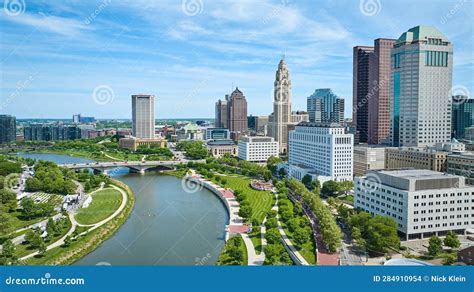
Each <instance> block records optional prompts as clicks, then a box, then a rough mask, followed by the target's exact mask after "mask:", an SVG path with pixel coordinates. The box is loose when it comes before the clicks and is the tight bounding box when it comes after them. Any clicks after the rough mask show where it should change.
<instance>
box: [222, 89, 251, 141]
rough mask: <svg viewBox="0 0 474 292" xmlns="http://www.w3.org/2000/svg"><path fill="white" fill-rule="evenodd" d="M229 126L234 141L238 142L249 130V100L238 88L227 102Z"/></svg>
mask: <svg viewBox="0 0 474 292" xmlns="http://www.w3.org/2000/svg"><path fill="white" fill-rule="evenodd" d="M227 126H228V128H229V130H230V135H231V137H232V139H234V140H238V139H239V138H240V136H241V135H242V134H244V133H246V132H247V130H248V121H247V100H246V99H245V96H244V94H243V93H242V91H240V90H239V88H238V87H237V88H236V89H235V90H234V91H233V92H232V94H231V95H230V97H229V100H228V102H227Z"/></svg>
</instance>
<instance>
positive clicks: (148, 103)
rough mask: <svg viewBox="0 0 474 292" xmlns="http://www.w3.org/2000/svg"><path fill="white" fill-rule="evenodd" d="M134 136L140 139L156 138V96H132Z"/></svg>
mask: <svg viewBox="0 0 474 292" xmlns="http://www.w3.org/2000/svg"><path fill="white" fill-rule="evenodd" d="M132 135H133V136H134V137H136V138H139V139H154V138H155V96H154V95H144V94H137V95H132Z"/></svg>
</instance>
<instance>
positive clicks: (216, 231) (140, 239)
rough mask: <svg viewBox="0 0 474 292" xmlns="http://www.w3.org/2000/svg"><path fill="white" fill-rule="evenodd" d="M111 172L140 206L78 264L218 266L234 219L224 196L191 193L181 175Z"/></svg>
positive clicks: (59, 158)
mask: <svg viewBox="0 0 474 292" xmlns="http://www.w3.org/2000/svg"><path fill="white" fill-rule="evenodd" d="M19 155H21V156H23V157H30V158H35V159H42V160H50V161H54V162H56V163H58V164H61V163H83V162H92V161H90V160H87V159H83V158H77V157H71V156H67V155H58V154H32V153H20V154H19ZM111 173H113V176H114V178H115V179H117V180H120V181H122V182H124V183H125V184H127V185H128V186H130V188H132V190H133V191H134V193H135V206H134V208H133V211H132V213H131V215H130V217H129V219H128V220H127V221H126V222H125V223H124V224H123V225H122V226H121V227H120V229H119V230H118V231H117V232H116V233H115V234H114V235H113V236H112V237H111V238H109V239H108V240H106V241H105V242H104V243H102V245H101V246H99V247H98V248H97V249H96V250H95V251H93V252H92V253H90V254H88V255H87V256H85V257H84V258H82V259H80V260H79V261H78V262H76V263H75V265H213V264H215V262H216V261H217V258H218V257H219V254H220V252H221V249H222V247H223V246H224V229H225V225H226V224H227V222H228V220H229V217H228V214H227V211H226V209H225V207H224V205H223V204H222V202H221V201H220V199H219V198H217V197H216V196H215V195H214V194H213V193H211V192H210V191H208V190H206V189H197V190H195V192H193V193H190V192H185V191H184V189H183V186H182V184H181V179H178V178H176V177H174V176H165V175H159V174H157V173H154V172H150V173H146V174H144V175H140V174H136V173H129V172H128V170H127V169H118V170H117V171H113V172H111Z"/></svg>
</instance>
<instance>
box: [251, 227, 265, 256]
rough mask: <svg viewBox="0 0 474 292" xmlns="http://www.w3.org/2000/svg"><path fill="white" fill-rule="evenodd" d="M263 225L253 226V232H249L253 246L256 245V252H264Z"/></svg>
mask: <svg viewBox="0 0 474 292" xmlns="http://www.w3.org/2000/svg"><path fill="white" fill-rule="evenodd" d="M261 232H262V231H261V227H260V226H257V227H253V230H252V232H251V233H250V234H249V237H250V240H252V243H253V246H254V247H255V252H256V253H257V254H261V253H262V237H261V234H262V233H261Z"/></svg>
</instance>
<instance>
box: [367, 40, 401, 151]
mask: <svg viewBox="0 0 474 292" xmlns="http://www.w3.org/2000/svg"><path fill="white" fill-rule="evenodd" d="M395 41H396V40H392V39H384V38H379V39H376V40H375V41H374V52H373V53H372V54H371V55H370V59H369V86H370V88H369V91H368V93H367V102H368V137H367V142H368V143H369V144H389V143H390V142H389V137H390V73H391V67H390V60H391V59H390V51H391V49H392V47H393V45H394V44H395Z"/></svg>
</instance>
